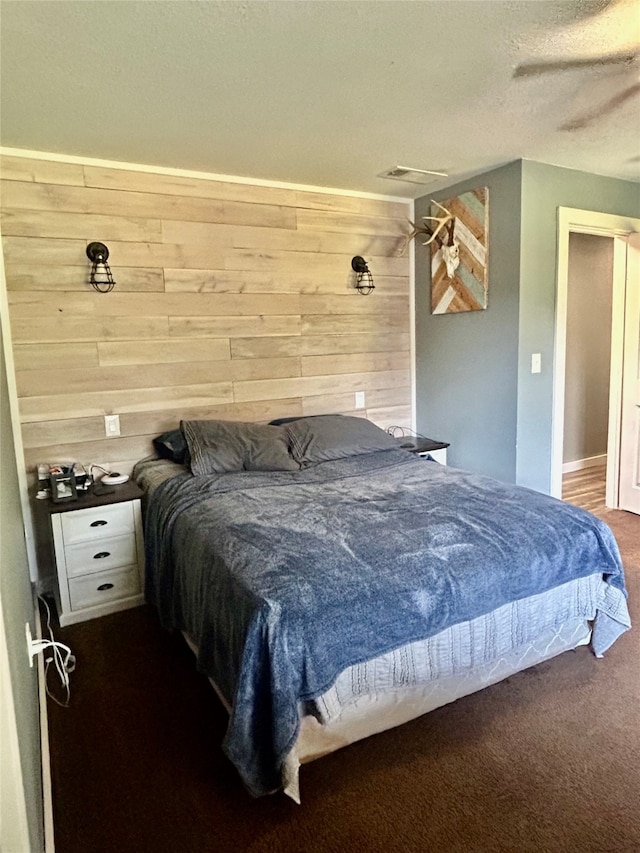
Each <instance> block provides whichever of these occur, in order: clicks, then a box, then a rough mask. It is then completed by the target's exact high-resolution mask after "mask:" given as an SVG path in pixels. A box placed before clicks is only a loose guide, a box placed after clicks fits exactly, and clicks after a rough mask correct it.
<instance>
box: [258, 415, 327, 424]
mask: <svg viewBox="0 0 640 853" xmlns="http://www.w3.org/2000/svg"><path fill="white" fill-rule="evenodd" d="M326 417H327V416H326V415H293V417H290V418H276V419H275V420H273V421H269V423H270V424H271V425H272V426H280V425H281V424H290V423H291V422H292V421H301V420H304V418H326ZM331 417H334V418H339V417H342V416H341V415H332V416H331Z"/></svg>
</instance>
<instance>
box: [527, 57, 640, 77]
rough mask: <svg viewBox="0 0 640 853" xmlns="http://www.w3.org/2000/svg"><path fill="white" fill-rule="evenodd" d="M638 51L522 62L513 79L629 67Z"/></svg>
mask: <svg viewBox="0 0 640 853" xmlns="http://www.w3.org/2000/svg"><path fill="white" fill-rule="evenodd" d="M638 56H640V51H637V50H636V51H635V52H632V53H630V52H629V51H623V52H621V53H610V54H608V55H604V56H592V57H590V58H587V57H582V58H579V59H550V60H548V61H546V62H524V63H523V64H522V65H518V66H516V68H515V70H514V72H513V76H514V77H536V76H538V75H540V74H548V73H549V72H555V71H573V70H575V69H580V68H599V67H601V66H605V65H625V64H626V65H630V64H631V63H632V62H634V61H635V60H636V59H637V58H638Z"/></svg>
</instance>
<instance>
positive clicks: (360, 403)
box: [356, 391, 366, 409]
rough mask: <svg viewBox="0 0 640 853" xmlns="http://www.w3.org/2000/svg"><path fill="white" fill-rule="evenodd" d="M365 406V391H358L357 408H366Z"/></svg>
mask: <svg viewBox="0 0 640 853" xmlns="http://www.w3.org/2000/svg"><path fill="white" fill-rule="evenodd" d="M365 406H366V403H365V397H364V391H356V409H364V407H365Z"/></svg>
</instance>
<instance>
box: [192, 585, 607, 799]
mask: <svg viewBox="0 0 640 853" xmlns="http://www.w3.org/2000/svg"><path fill="white" fill-rule="evenodd" d="M605 594H606V584H604V582H603V581H602V578H601V576H600V575H597V574H594V575H590V576H588V577H586V578H580V579H579V580H576V581H571V582H569V583H567V584H563V585H562V586H561V587H558V588H556V589H554V590H551V591H550V592H548V593H544V594H541V595H535V596H530V597H529V598H527V599H523V600H521V601H517V602H512V603H510V604H508V605H505V606H504V607H501V608H499V609H498V610H495V611H493V612H491V613H488V614H485V615H483V616H481V617H479V618H477V619H475V620H472V621H471V622H465V623H461V624H459V625H455V626H453V627H451V628H448V629H446V630H445V631H442V632H440V633H439V634H437V635H436V636H434V637H431V638H429V639H427V640H423V641H420V642H416V643H409V644H407V645H404V646H401V647H400V648H398V649H394V650H393V651H391V652H389V653H387V654H384V655H380V656H379V657H377V658H374V659H373V660H370V661H364V662H362V663H359V664H357V665H356V666H353V667H348V668H347V669H345V670H344V671H343V672H342V673H341V674H340V675H339V676H338V678H337V680H336V682H335V684H334V685H332V687H331V688H330V689H329V690H327V691H326V692H325V693H324V694H322V696H320V697H318V698H317V699H316V700H314V702H312V703H306V705H304V706H303V705H301V706H300V709H299V710H300V717H301V725H300V731H299V734H298V738H297V740H296V743H295V745H294V746H293V748H292V750H291V751H290V753H289V755H288V756H287V757H286V760H285V762H284V764H283V767H282V787H283V790H284V793H285V794H286V795H287V796H289V797H290V798H291V799H292V800H294V801H295V802H296V803H300V801H301V795H300V779H299V771H300V765H302V764H306V763H308V762H310V761H313V760H315V759H317V758H320V757H322V756H324V755H327V754H329V753H331V752H334V751H336V750H338V749H341V748H342V747H345V746H348V745H349V744H352V743H355V742H356V741H358V740H361V739H362V738H365V737H369V736H371V735H373V734H376V733H379V732H382V731H386V730H388V729H391V728H394V727H396V726H399V725H402V724H403V723H405V722H408V721H409V720H412V719H415V718H416V717H419V716H421V715H422V714H425V713H427V712H429V711H432V710H434V709H435V708H439V707H441V706H443V705H446V704H448V703H449V702H453V701H455V700H456V699H459V698H461V697H462V696H466V695H468V694H470V693H474V692H476V691H477V690H481V689H483V688H485V687H488V686H489V685H491V684H495V683H497V682H498V681H501V680H503V679H504V678H507V677H509V676H510V675H513V674H514V673H516V672H520V671H521V670H523V669H526V668H528V667H530V666H535V665H536V664H538V663H541V662H542V661H544V660H548V659H549V658H552V657H555V656H556V655H558V654H561V653H562V652H565V651H569V650H572V649H575V648H577V647H578V646H580V645H586V644H587V643H588V642H589V640H590V637H591V626H590V622H591V619H592V618H593V616H594V615H595V613H596V611H597V608H598V606H599V604H600V603H601V598H602V596H603V595H605ZM185 637H186V640H187V643H188V644H189V646H190V648H191V649H192V650H193V651H194V653H195V654H197V644H196V643H195V641H194V640H193V639H192V638H191V637H189V636H188V635H185ZM210 680H211V683H212V685H213V687H214V689H215V690H216V692H217V693H218V696H219V698H220V699H221V701H222V702H223V704H224V705H225V707H226V708H227V711H231V708H230V706H229V704H228V702H227V701H226V699H225V698H224V696H223V695H222V693H221V691H220V690H219V688H218V687H217V685H216V684H215V681H213V680H212V679H210Z"/></svg>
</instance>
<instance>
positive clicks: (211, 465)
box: [180, 421, 300, 475]
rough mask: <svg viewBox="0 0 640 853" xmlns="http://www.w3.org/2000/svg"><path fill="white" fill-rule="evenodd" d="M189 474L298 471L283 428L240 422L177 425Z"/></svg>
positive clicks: (199, 422)
mask: <svg viewBox="0 0 640 853" xmlns="http://www.w3.org/2000/svg"><path fill="white" fill-rule="evenodd" d="M180 429H181V430H182V432H183V435H184V437H185V439H186V442H187V446H188V448H189V454H190V457H191V472H192V473H193V474H196V475H200V474H223V473H225V472H226V471H299V470H300V465H299V463H298V462H296V461H295V460H294V459H293V458H292V457H291V456H290V454H289V443H288V436H287V433H286V431H285V428H284V427H276V426H267V425H264V424H253V423H242V422H240V421H181V422H180Z"/></svg>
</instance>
